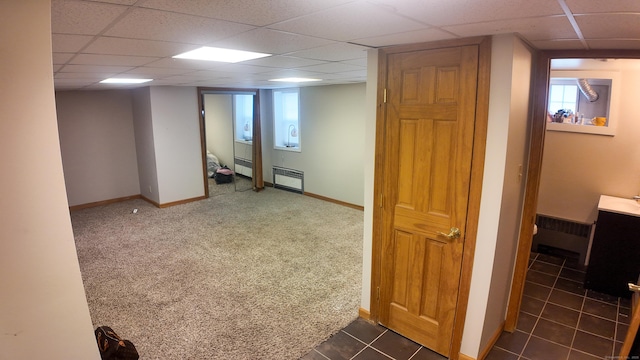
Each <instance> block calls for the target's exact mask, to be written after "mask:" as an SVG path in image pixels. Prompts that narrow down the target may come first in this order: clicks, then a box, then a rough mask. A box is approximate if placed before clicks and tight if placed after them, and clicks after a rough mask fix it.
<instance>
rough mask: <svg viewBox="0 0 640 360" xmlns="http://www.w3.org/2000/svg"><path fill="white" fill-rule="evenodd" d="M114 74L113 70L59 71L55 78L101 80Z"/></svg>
mask: <svg viewBox="0 0 640 360" xmlns="http://www.w3.org/2000/svg"><path fill="white" fill-rule="evenodd" d="M113 75H114V73H112V72H102V73H101V72H59V73H57V74H56V75H55V76H54V79H76V80H84V81H100V80H103V79H105V78H108V77H109V76H113Z"/></svg>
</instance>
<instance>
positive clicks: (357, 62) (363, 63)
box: [342, 57, 367, 68]
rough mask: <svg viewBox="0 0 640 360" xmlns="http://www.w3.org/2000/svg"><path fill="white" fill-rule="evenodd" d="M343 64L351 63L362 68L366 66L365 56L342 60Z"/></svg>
mask: <svg viewBox="0 0 640 360" xmlns="http://www.w3.org/2000/svg"><path fill="white" fill-rule="evenodd" d="M342 62H343V63H345V64H351V65H357V66H362V67H363V68H366V67H367V58H366V57H364V58H359V59H351V60H345V61H342Z"/></svg>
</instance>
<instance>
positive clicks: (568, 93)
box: [549, 81, 578, 115]
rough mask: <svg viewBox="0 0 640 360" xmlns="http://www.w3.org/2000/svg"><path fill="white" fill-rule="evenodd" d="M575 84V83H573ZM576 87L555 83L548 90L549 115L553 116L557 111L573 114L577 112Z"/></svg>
mask: <svg viewBox="0 0 640 360" xmlns="http://www.w3.org/2000/svg"><path fill="white" fill-rule="evenodd" d="M574 84H575V81H574ZM577 102H578V86H577V85H569V84H562V83H556V84H553V83H552V84H551V87H550V88H549V113H550V114H552V115H553V114H555V113H557V112H558V111H559V110H565V112H568V113H573V114H575V112H576V111H577V108H576V104H577Z"/></svg>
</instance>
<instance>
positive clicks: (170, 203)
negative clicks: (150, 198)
mask: <svg viewBox="0 0 640 360" xmlns="http://www.w3.org/2000/svg"><path fill="white" fill-rule="evenodd" d="M204 199H207V197H206V196H198V197H194V198H191V199H184V200H178V201H174V202H169V203H164V204H160V205H156V206H158V207H159V208H161V209H164V208H168V207H171V206H176V205H182V204H187V203H190V202H194V201H200V200H204Z"/></svg>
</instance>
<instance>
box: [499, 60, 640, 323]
mask: <svg viewBox="0 0 640 360" xmlns="http://www.w3.org/2000/svg"><path fill="white" fill-rule="evenodd" d="M573 58H596V59H604V58H619V59H638V58H640V56H639V55H638V52H637V51H635V50H548V51H541V52H539V53H538V56H537V58H536V63H535V65H534V66H535V74H534V87H533V115H532V119H533V121H532V124H531V133H530V137H529V144H530V145H529V163H528V166H527V181H526V186H525V196H524V204H523V212H522V220H521V223H520V233H519V236H520V237H519V240H518V251H517V253H516V262H515V265H514V271H513V280H512V282H511V291H510V294H509V303H508V306H507V316H506V320H505V325H504V329H505V330H506V331H509V332H513V331H514V330H515V328H516V324H517V322H518V314H519V312H520V304H521V303H522V293H523V291H524V284H525V277H526V275H527V267H528V264H529V257H530V254H531V243H532V241H533V225H534V223H535V219H536V210H537V206H538V188H539V187H540V175H541V172H542V155H543V151H544V136H545V131H546V121H545V120H546V118H547V96H548V94H547V89H548V85H549V75H550V65H551V59H573Z"/></svg>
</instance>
